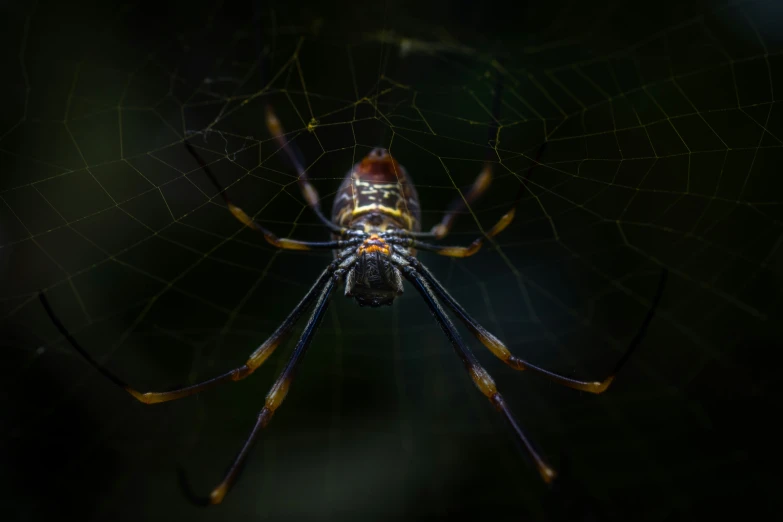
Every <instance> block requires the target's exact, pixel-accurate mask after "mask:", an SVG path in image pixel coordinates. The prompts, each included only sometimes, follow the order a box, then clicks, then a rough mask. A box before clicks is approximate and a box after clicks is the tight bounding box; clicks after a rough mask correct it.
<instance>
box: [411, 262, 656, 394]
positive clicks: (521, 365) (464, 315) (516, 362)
mask: <svg viewBox="0 0 783 522" xmlns="http://www.w3.org/2000/svg"><path fill="white" fill-rule="evenodd" d="M398 252H400V251H399V250H398ZM400 253H402V252H400ZM405 259H406V261H408V262H409V263H410V264H411V265H412V266H413V267H414V268H415V269H416V270H417V271H418V272H419V273H420V274H421V275H422V276H423V277H424V279H425V280H426V281H427V283H429V285H430V286H431V287H432V288H434V289H435V293H436V294H437V295H438V297H440V298H441V299H442V300H443V301H445V302H446V304H447V305H448V307H449V308H451V310H453V311H454V313H455V314H457V316H458V317H459V318H460V320H461V321H462V322H463V323H464V324H465V326H466V327H467V328H468V330H470V332H471V333H472V334H473V335H474V336H475V337H476V339H478V340H479V341H481V343H482V344H483V345H484V346H486V347H487V348H488V349H489V351H491V352H492V353H493V354H494V355H495V356H496V357H497V358H498V359H500V360H501V361H503V362H504V363H506V364H507V365H509V366H511V367H512V368H514V369H515V370H530V371H531V372H533V373H536V374H539V375H541V376H543V377H545V378H547V379H549V380H550V381H553V382H556V383H557V384H560V385H562V386H567V387H569V388H574V389H575V390H582V391H586V392H590V393H595V394H599V393H603V392H605V391H606V390H607V389H608V388H609V386H610V385H611V384H612V382H614V378H615V377H616V376H617V374H618V373H620V370H621V369H622V368H623V366H624V365H625V363H626V362H627V361H628V359H630V357H631V355H632V354H633V352H634V351H635V350H636V348H637V347H638V346H639V344H640V343H641V341H642V339H644V336H645V334H646V332H647V327H648V326H649V325H650V322H651V321H652V319H653V316H654V315H655V310H656V309H657V308H658V303H659V301H660V300H661V295H662V294H663V289H664V287H665V286H666V280H667V277H668V273H669V272H668V270H666V269H664V270H662V271H661V277H660V279H659V281H658V289H657V291H656V293H655V297H654V298H653V301H652V304H651V305H650V308H649V310H648V311H647V315H646V316H645V318H644V321H643V322H642V325H641V327H640V328H639V330H638V332H637V333H636V335H635V336H634V338H633V339H632V340H631V343H630V344H629V345H628V348H626V350H625V352H624V353H623V355H622V357H621V358H620V360H619V361H617V363H616V364H615V366H614V368H613V369H612V371H611V372H610V373H609V376H608V377H606V378H604V379H603V380H601V381H579V380H576V379H571V378H569V377H565V376H563V375H559V374H557V373H554V372H551V371H549V370H545V369H544V368H541V367H539V366H535V365H534V364H530V363H529V362H527V361H525V360H523V359H521V358H519V357H517V356H516V355H513V354H512V353H511V352H510V351H509V350H508V348H506V346H505V345H504V344H503V343H502V342H501V341H500V340H499V339H498V338H497V337H495V336H494V335H492V334H491V333H490V332H488V331H487V330H486V329H485V328H484V327H483V326H481V325H480V324H479V323H478V322H476V320H475V319H473V318H472V317H471V316H470V314H468V312H467V311H466V310H465V309H464V308H463V307H462V305H460V304H459V303H458V302H457V300H456V299H454V298H453V297H452V296H451V294H449V292H448V291H447V290H446V288H445V287H444V286H443V285H442V284H441V283H440V282H439V281H438V280H437V279H435V276H434V275H432V272H430V271H429V270H428V269H427V267H425V266H424V265H423V264H422V263H421V262H419V261H418V260H417V259H416V258H414V257H413V256H407V257H406V258H405Z"/></svg>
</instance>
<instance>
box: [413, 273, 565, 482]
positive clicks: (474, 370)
mask: <svg viewBox="0 0 783 522" xmlns="http://www.w3.org/2000/svg"><path fill="white" fill-rule="evenodd" d="M398 264H399V265H400V268H401V269H402V271H403V274H404V275H405V278H406V279H407V280H408V281H410V282H411V283H412V284H413V286H414V287H416V290H418V291H419V293H420V294H421V295H422V297H423V298H424V300H425V301H426V302H427V306H429V308H430V311H431V312H432V315H433V316H434V317H435V320H436V321H437V322H438V325H440V327H441V329H442V330H443V333H445V334H446V337H448V339H449V342H451V345H452V346H453V347H454V351H455V352H456V353H457V356H459V358H460V359H461V360H462V363H463V364H464V366H465V369H466V370H467V371H468V373H469V374H470V378H471V379H472V380H473V384H475V385H476V388H478V389H479V391H480V392H481V393H483V394H484V396H485V397H487V399H489V401H490V402H491V403H492V405H493V406H495V408H496V409H497V410H498V411H499V412H501V413H502V414H503V416H504V418H505V419H506V421H507V422H508V424H509V426H510V427H511V429H512V430H513V431H514V433H515V434H516V436H517V438H518V439H519V440H520V442H522V444H523V445H524V447H525V450H526V451H527V454H528V456H529V457H530V458H531V459H532V460H533V463H534V464H535V466H536V468H537V469H538V473H539V474H540V475H541V478H542V479H543V480H544V482H546V483H550V482H552V481H553V480H554V479H555V477H556V476H557V473H556V472H555V470H554V469H552V467H551V466H549V464H547V462H546V461H545V460H544V458H543V457H542V456H541V455H540V453H539V452H538V450H537V449H536V447H535V446H534V445H533V443H532V442H531V441H530V439H528V437H527V435H525V432H524V431H523V430H522V428H521V426H520V425H519V423H518V422H517V420H516V418H515V417H514V414H513V413H512V412H511V409H510V408H509V407H508V405H507V404H506V401H505V400H504V399H503V396H502V395H501V394H500V392H499V391H498V389H497V386H496V385H495V381H494V380H493V379H492V377H490V375H489V373H487V371H486V370H485V369H484V368H482V366H481V365H480V364H479V362H478V360H476V357H475V356H474V355H473V353H472V352H471V351H470V349H469V348H468V347H467V346H465V344H464V342H463V341H462V338H461V337H460V335H459V333H458V332H457V329H456V328H455V327H454V324H453V323H452V322H451V320H450V319H449V318H448V316H447V315H446V313H445V311H444V310H443V307H442V306H441V304H440V302H438V299H437V297H436V295H435V292H434V291H433V290H432V288H431V286H430V285H429V283H428V282H427V281H426V279H425V278H424V277H423V276H422V274H421V273H420V272H419V271H418V270H417V269H416V268H414V267H413V266H412V265H410V264H408V263H405V264H402V263H399V262H398Z"/></svg>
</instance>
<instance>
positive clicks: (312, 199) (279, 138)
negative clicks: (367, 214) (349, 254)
mask: <svg viewBox="0 0 783 522" xmlns="http://www.w3.org/2000/svg"><path fill="white" fill-rule="evenodd" d="M266 128H267V129H268V130H269V134H271V135H272V137H274V138H275V141H276V142H277V143H278V145H279V146H280V148H281V149H283V151H285V153H286V156H288V161H289V162H290V163H291V165H292V166H293V167H294V170H296V174H297V176H298V178H297V179H298V181H297V182H298V183H299V188H300V189H301V191H302V197H304V199H305V201H306V202H307V204H308V205H309V206H310V208H312V209H313V212H315V215H316V216H318V219H320V220H321V222H322V223H323V224H324V225H326V226H327V227H329V228H330V229H331V230H332V231H333V232H336V233H337V234H340V235H343V234H345V231H346V230H347V229H345V228H343V227H338V226H337V225H335V224H334V223H332V222H331V221H329V220H328V219H327V218H326V216H324V213H323V211H322V210H321V198H320V196H319V195H318V191H317V190H316V189H315V187H314V186H313V184H312V183H310V177H309V176H308V175H307V171H306V170H305V168H304V167H303V166H302V162H301V161H300V159H299V158H300V157H301V155H302V153H301V151H300V149H299V147H297V146H296V144H295V143H294V142H293V141H289V140H288V138H286V136H285V130H284V129H283V125H282V124H281V123H280V120H279V119H278V118H277V115H276V114H275V110H274V109H273V108H272V105H271V104H267V106H266ZM278 150H279V149H278Z"/></svg>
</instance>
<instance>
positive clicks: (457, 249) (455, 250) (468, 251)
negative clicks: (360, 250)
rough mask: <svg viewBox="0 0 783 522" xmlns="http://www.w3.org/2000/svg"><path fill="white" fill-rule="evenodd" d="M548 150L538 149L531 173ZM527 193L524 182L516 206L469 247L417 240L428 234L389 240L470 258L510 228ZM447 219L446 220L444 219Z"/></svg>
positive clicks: (518, 193) (394, 242) (544, 146)
mask: <svg viewBox="0 0 783 522" xmlns="http://www.w3.org/2000/svg"><path fill="white" fill-rule="evenodd" d="M545 149H546V143H544V144H543V145H541V147H540V148H539V149H538V155H537V156H536V160H535V164H534V165H533V167H531V170H530V172H532V169H533V168H535V167H536V166H537V165H538V164H539V160H540V159H541V155H542V154H543V153H544V150H545ZM529 176H530V173H528V177H529ZM526 191H527V186H526V185H525V184H524V182H522V183H520V185H519V189H518V190H517V197H516V198H515V199H514V204H513V205H512V206H511V209H510V210H509V211H508V212H506V213H505V214H503V215H502V216H501V217H500V219H499V220H498V221H497V223H495V224H494V225H493V226H492V228H490V229H489V230H488V231H487V232H486V233H485V234H484V235H483V236H481V237H479V238H477V239H475V240H474V241H473V242H472V243H471V244H470V245H468V246H464V247H463V246H442V245H433V244H431V243H425V242H423V241H419V240H418V239H416V238H417V237H423V236H427V235H426V234H417V233H412V232H408V233H406V234H400V237H398V238H397V237H395V238H389V242H390V243H393V244H396V245H401V246H405V247H409V248H415V249H418V250H425V251H428V252H435V253H436V254H440V255H442V256H447V257H469V256H472V255H473V254H475V253H476V252H478V251H479V250H480V249H481V246H482V245H483V244H484V241H485V240H486V239H489V238H492V237H495V236H497V235H498V234H500V233H501V232H503V230H505V229H506V227H508V226H509V225H510V224H511V222H512V221H513V220H514V216H515V215H516V209H517V205H518V204H519V202H520V201H521V200H522V196H523V195H524V194H525V192H526ZM444 219H445V218H444ZM437 226H439V225H436V227H437ZM431 235H432V236H433V237H435V238H439V237H443V236H438V235H437V234H431Z"/></svg>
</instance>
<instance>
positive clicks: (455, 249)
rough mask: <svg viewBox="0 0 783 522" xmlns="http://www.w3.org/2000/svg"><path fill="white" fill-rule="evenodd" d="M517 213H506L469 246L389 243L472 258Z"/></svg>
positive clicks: (402, 240)
mask: <svg viewBox="0 0 783 522" xmlns="http://www.w3.org/2000/svg"><path fill="white" fill-rule="evenodd" d="M515 212H516V209H515V208H512V209H511V210H509V211H508V212H506V213H505V214H504V215H503V217H501V218H500V220H499V221H498V222H497V223H495V225H494V226H493V227H492V228H491V229H489V230H488V231H487V233H486V234H485V235H484V236H482V237H480V238H478V239H476V240H475V241H473V242H472V243H471V244H470V245H468V246H464V247H463V246H443V245H433V244H432V243H425V242H424V241H419V240H418V239H415V238H412V237H398V238H397V237H395V238H389V239H388V241H389V243H391V244H394V245H400V246H404V247H408V248H415V249H417V250H426V251H428V252H435V253H436V254H439V255H441V256H447V257H468V256H472V255H473V254H475V253H476V252H478V251H479V249H481V246H482V245H483V244H484V240H485V239H486V238H490V237H494V236H496V235H498V234H500V233H501V232H503V230H504V229H505V228H506V227H507V226H508V225H509V224H510V223H511V221H513V219H514V213H515Z"/></svg>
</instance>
